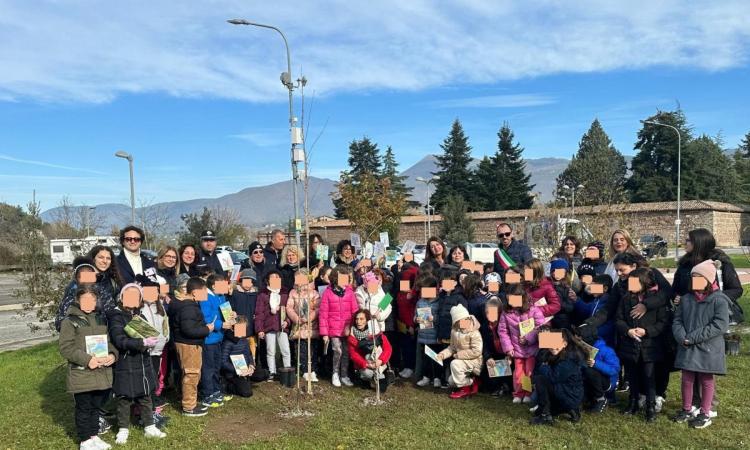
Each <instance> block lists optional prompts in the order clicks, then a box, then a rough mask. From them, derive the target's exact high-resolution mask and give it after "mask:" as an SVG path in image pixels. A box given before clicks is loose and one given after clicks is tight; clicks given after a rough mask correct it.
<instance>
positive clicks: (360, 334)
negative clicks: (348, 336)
mask: <svg viewBox="0 0 750 450" xmlns="http://www.w3.org/2000/svg"><path fill="white" fill-rule="evenodd" d="M352 334H353V335H354V337H355V338H357V341H361V340H362V339H367V338H369V337H370V336H371V333H370V328H369V326H368V327H367V328H365V329H364V330H360V329H358V328H357V327H352Z"/></svg>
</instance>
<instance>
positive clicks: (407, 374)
mask: <svg viewBox="0 0 750 450" xmlns="http://www.w3.org/2000/svg"><path fill="white" fill-rule="evenodd" d="M412 375H414V371H413V370H411V369H404V370H402V371H401V372H399V374H398V376H400V377H401V378H411V376H412Z"/></svg>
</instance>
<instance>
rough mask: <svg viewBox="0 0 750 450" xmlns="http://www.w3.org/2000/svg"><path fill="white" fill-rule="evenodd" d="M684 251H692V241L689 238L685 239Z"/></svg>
mask: <svg viewBox="0 0 750 450" xmlns="http://www.w3.org/2000/svg"><path fill="white" fill-rule="evenodd" d="M685 251H686V252H692V251H693V241H691V240H690V238H687V239H685Z"/></svg>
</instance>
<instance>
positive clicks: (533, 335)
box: [497, 306, 544, 358]
mask: <svg viewBox="0 0 750 450" xmlns="http://www.w3.org/2000/svg"><path fill="white" fill-rule="evenodd" d="M530 318H533V319H534V330H533V331H532V332H530V333H529V334H527V335H526V344H525V345H522V344H521V330H520V328H518V324H519V323H521V322H523V321H524V320H528V319H530ZM543 320H544V314H542V310H541V309H539V308H537V307H536V306H532V307H531V309H529V310H528V311H527V312H526V313H523V314H519V313H518V312H516V311H515V310H513V311H506V312H503V314H502V315H501V316H500V320H498V324H497V334H498V335H499V336H500V345H501V346H502V347H503V351H504V352H505V353H508V351H509V350H511V349H512V350H513V357H514V358H528V357H531V356H535V355H536V352H537V350H538V349H539V346H538V344H537V334H538V332H539V330H538V328H539V324H541V323H542V321H543Z"/></svg>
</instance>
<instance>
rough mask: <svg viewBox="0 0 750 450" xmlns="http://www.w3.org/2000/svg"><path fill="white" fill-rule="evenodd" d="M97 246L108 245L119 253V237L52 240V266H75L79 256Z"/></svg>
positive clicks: (50, 250)
mask: <svg viewBox="0 0 750 450" xmlns="http://www.w3.org/2000/svg"><path fill="white" fill-rule="evenodd" d="M97 245H106V246H107V247H110V248H111V249H112V250H114V252H115V254H117V253H119V250H120V243H119V242H118V237H117V236H88V237H85V238H73V239H50V241H49V254H50V256H51V258H52V264H73V260H74V259H75V258H76V257H77V256H81V255H85V254H86V253H88V252H89V250H91V249H92V248H94V247H95V246H97Z"/></svg>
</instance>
